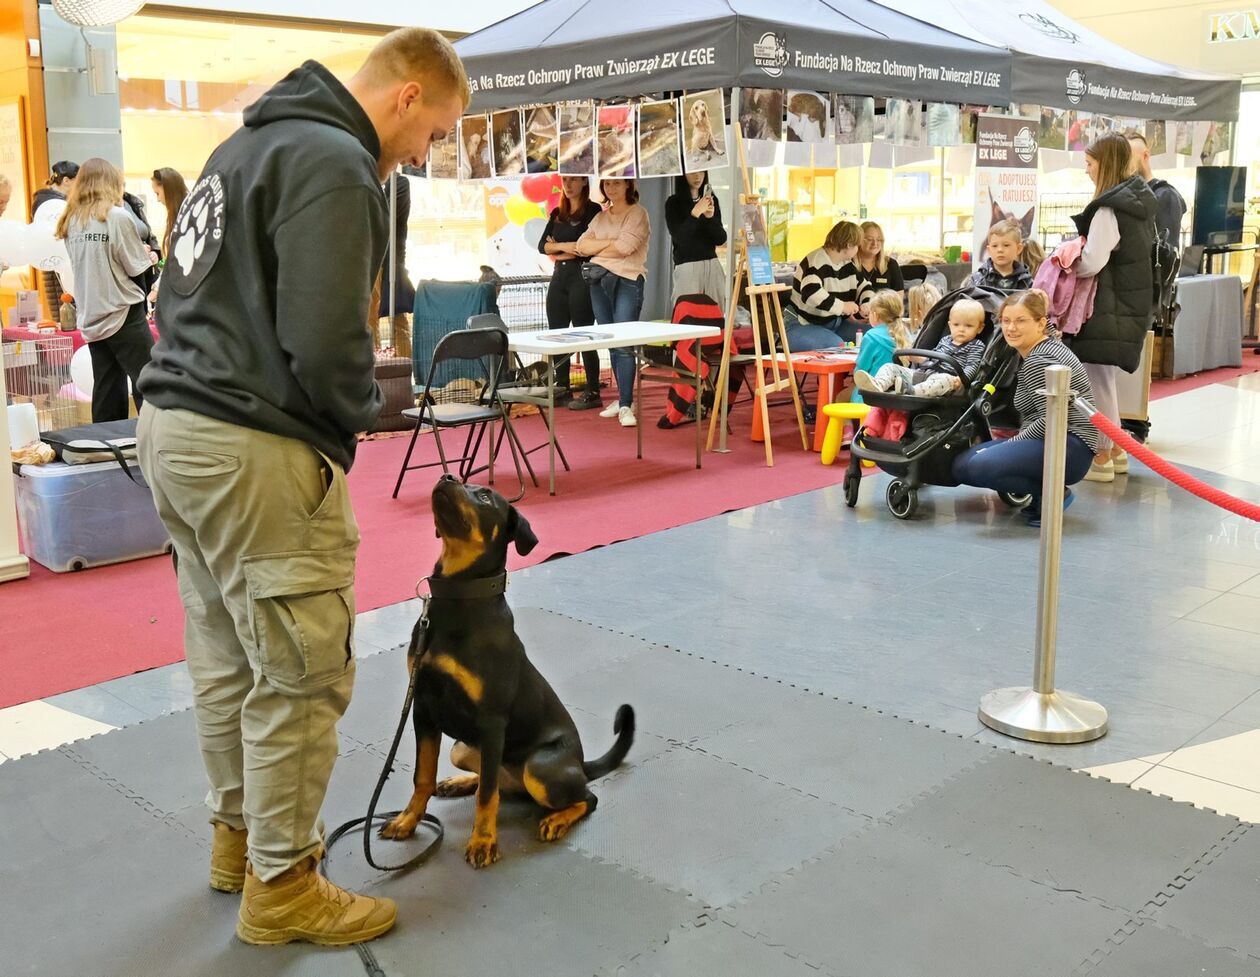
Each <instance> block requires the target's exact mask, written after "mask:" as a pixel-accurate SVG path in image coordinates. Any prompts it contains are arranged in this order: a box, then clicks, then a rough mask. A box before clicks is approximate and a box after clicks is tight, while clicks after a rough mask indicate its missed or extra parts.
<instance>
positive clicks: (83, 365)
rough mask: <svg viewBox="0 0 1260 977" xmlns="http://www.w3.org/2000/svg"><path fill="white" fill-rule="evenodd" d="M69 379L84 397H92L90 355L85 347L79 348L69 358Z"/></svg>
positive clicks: (92, 381) (92, 384) (92, 383)
mask: <svg viewBox="0 0 1260 977" xmlns="http://www.w3.org/2000/svg"><path fill="white" fill-rule="evenodd" d="M70 379H71V380H73V381H74V385H75V386H76V387H78V388H79V393H81V394H83V396H84V397H91V396H92V387H93V386H94V380H93V374H92V354H91V352H90V351H89V350H88V348H87V347H86V346H80V347H79V348H78V349H76V350H75V351H74V355H73V356H72V357H70Z"/></svg>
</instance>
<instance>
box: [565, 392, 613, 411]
mask: <svg viewBox="0 0 1260 977" xmlns="http://www.w3.org/2000/svg"><path fill="white" fill-rule="evenodd" d="M603 403H604V401H603V398H602V397H600V395H599V391H598V390H583V391H582V392H581V393H580V394H574V396H573V399H572V400H570V401H569V410H592V409H593V408H596V407H600V406H602V405H603Z"/></svg>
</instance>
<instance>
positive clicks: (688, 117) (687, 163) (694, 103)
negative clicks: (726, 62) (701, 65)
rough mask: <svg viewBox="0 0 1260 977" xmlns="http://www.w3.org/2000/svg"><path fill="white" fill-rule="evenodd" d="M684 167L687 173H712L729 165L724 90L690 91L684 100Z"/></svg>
mask: <svg viewBox="0 0 1260 977" xmlns="http://www.w3.org/2000/svg"><path fill="white" fill-rule="evenodd" d="M682 116H683V166H684V167H685V168H686V170H687V172H688V173H699V172H700V171H701V170H713V169H717V168H718V167H720V166H725V165H727V163H728V162H729V157H728V155H727V146H726V106H725V102H724V101H723V99H722V90H721V89H720V88H712V89H709V90H708V91H704V92H688V93H687V94H686V95H684V96H683V98H682Z"/></svg>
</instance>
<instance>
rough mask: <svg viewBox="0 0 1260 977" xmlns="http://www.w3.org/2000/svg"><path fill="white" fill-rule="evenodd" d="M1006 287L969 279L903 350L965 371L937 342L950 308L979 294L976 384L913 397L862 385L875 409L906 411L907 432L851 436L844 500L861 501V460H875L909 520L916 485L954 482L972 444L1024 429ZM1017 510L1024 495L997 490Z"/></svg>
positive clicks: (896, 509) (893, 501)
mask: <svg viewBox="0 0 1260 977" xmlns="http://www.w3.org/2000/svg"><path fill="white" fill-rule="evenodd" d="M1006 295H1007V293H1006V292H1004V291H1001V290H999V289H995V288H987V287H984V286H978V285H971V286H965V287H963V288H960V289H957V290H956V291H953V292H950V293H949V294H948V295H946V296H945V297H944V298H942V299H941V300H940V301H939V302H938V303H936V305H934V306H933V307H932V309H931V311H929V312H928V314H927V316H926V317H925V318H924V320H923V327H922V328H921V329H920V330H919V334H918V336H916V337H915V342H914V345H915V348H914V349H899V350H897V355H898V356H921V357H925V358H930V359H934V360H938V361H940V362H943V363H945V364H946V370H948V371H949V372H951V373H953V374H954V375H955V376H962V365H961V364H960V363H958V361H957V360H954V359H952V358H951V357H948V356H943V355H942V354H940V353H935V352H933V351H932V348H933V347H934V346H935V345H936V344H937V343H939V342H940V341H941V338H942V337H943V336H945V335H946V333H947V332H948V326H949V312H950V309H952V308H953V306H954V303H955V302H957V301H958V300H959V299H965V298H970V299H975V300H976V301H978V302H979V303H980V304H981V305H983V306H984V310H985V315H984V320H985V322H984V329H983V331H982V332H981V333H980V338H981V339H983V340H984V343H985V347H986V348H985V352H984V356H983V358H982V359H981V361H980V368H979V369H978V370H977V371H976V375H975V376H974V377H973V378H972V379H971V382H970V383H968V384H967V385H965V386H964V387H963V388H962V389H961V390H959V391H957V392H956V393H953V394H950V395H948V396H945V397H916V396H914V395H912V394H895V393H879V392H878V391H869V392H868V391H864V392H863V393H862V399H863V401H865V402H866V403H867V404H869V405H870V406H871V407H882V408H883V409H884V410H886V411H894V410H898V411H904V412H905V413H906V415H907V424H906V431H905V434H904V435H903V436H902V438H901V439H900V440H899V441H893V440H887V439H884V438H879V437H874V436H871V435H868V434H867V433H866V431H865V429H864V428H862V429H859V430H858V432H857V433H856V434H855V435H854V437H853V443H852V445H851V446H850V452H849V468H848V471H847V472H845V476H844V500H845V502H846V503H847V504H848V505H849V507H850V508H852V507H853V506H855V505H857V501H858V492H859V490H860V488H861V484H862V468H861V465H862V462H863V461H870V462H874V463H875V464H876V465H877V466H879V468H880V469H881V470H883V471H886V472H887V473H888V474H890V475H892V476H893V479H892V481H891V482H889V483H888V488H887V490H886V492H885V500H886V502H887V503H888V511H889V512H891V513H892V514H893V515H894V516H896V517H897V518H898V519H910V518H912V517H913V516H914V514H915V512H916V511H917V510H918V507H919V489H920V488H921V487H923V486H924V485H946V486H953V485H957V484H958V482H956V481H955V480H954V477H953V474H952V469H953V464H954V459H955V458H957V457H958V455H960V454H962V452H964V451H966V450H967V449H968V448H970V447H971V446H972V445H975V444H980V443H981V442H984V441H991V440H992V439H993V428H994V427H998V428H1008V427H1010V428H1015V427H1019V416H1018V414H1016V412H1015V410H1014V408H1013V406H1012V404H1011V400H1012V397H1013V391H1014V387H1015V379H1016V375H1017V374H1018V372H1019V362H1020V357H1019V354H1018V353H1017V352H1015V350H1013V349H1011V347H1009V346H1008V345H1006V340H1005V339H1003V338H1002V333H1001V330H1000V329H999V328H998V327H997V321H996V320H997V311H998V309H999V308H1000V307H1001V305H1002V302H1003V300H1004V299H1005V298H1006ZM998 495H999V496H1000V497H1001V499H1002V501H1003V502H1005V503H1006V504H1007V505H1008V506H1011V507H1012V508H1019V507H1022V506H1024V505H1026V504H1027V502H1028V497H1027V496H1014V495H1010V494H1009V493H1002V492H999V493H998Z"/></svg>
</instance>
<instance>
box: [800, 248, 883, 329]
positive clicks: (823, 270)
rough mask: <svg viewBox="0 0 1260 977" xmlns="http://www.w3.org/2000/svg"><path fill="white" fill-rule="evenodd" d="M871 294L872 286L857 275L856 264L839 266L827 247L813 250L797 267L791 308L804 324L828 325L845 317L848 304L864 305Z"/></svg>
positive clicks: (848, 262)
mask: <svg viewBox="0 0 1260 977" xmlns="http://www.w3.org/2000/svg"><path fill="white" fill-rule="evenodd" d="M870 294H871V286H870V285H869V284H867V282H866V281H865V280H863V279H862V277H861V276H860V275H858V270H857V265H855V264H854V263H853V262H852V261H846V262H845V263H844V264H843V265H836V264H835V263H833V262H832V260H831V258H830V256H829V255H828V254H827V251H826V249H825V248H819V249H818V250H817V251H811V252H810V253H809V254H807V255H806V256H805V257H804V258H802V259H801V263H800V264H799V265H797V266H796V277H795V278H794V279H793V281H792V305H793V306H794V307H795V309H796V311H797V313H798V314H799V315H800V318H801V321H803V322H813V323H823V322H829V321H830V320H832V319H834V318H836V317H837V316H839V315H843V312H842V311H841V308H842V306H843V304H844V303H845V302H856V303H857V304H858V305H861V304H862V303H863V302H865V301H866V300H867V299H868V298H870Z"/></svg>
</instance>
